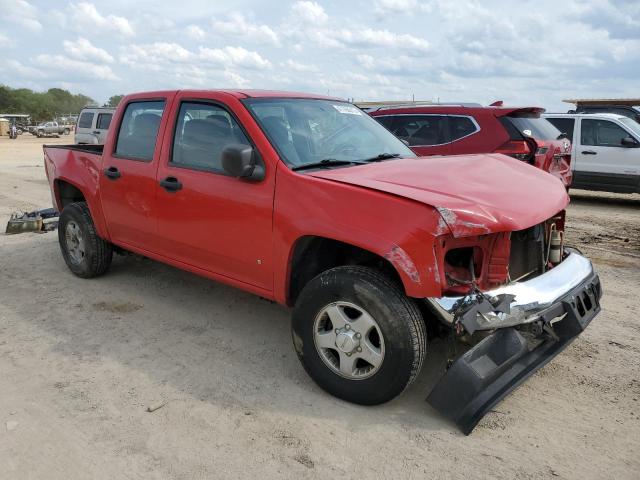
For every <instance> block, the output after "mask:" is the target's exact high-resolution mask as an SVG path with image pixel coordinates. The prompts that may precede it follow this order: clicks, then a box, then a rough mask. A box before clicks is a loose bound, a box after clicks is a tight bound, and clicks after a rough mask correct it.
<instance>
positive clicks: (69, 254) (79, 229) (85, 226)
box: [58, 202, 113, 278]
mask: <svg viewBox="0 0 640 480" xmlns="http://www.w3.org/2000/svg"><path fill="white" fill-rule="evenodd" d="M58 241H59V243H60V250H61V251H62V257H63V258H64V261H65V262H66V264H67V266H68V267H69V270H71V271H72V272H73V273H74V274H75V275H77V276H78V277H81V278H92V277H97V276H98V275H102V274H103V273H104V272H106V271H107V269H108V268H109V265H111V259H112V258H113V247H112V245H111V244H110V243H109V242H107V241H105V240H103V239H102V238H100V237H99V236H98V234H97V233H96V228H95V225H94V224H93V219H92V218H91V212H90V211H89V207H88V206H87V204H86V203H85V202H77V203H71V204H69V205H67V206H66V207H64V210H62V213H61V214H60V222H59V224H58Z"/></svg>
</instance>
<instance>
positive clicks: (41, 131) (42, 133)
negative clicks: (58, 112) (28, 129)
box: [38, 130, 44, 138]
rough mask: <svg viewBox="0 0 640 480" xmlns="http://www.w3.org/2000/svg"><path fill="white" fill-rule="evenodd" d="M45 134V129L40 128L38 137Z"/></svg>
mask: <svg viewBox="0 0 640 480" xmlns="http://www.w3.org/2000/svg"><path fill="white" fill-rule="evenodd" d="M43 136H44V130H38V138H42V137H43Z"/></svg>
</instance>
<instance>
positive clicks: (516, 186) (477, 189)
mask: <svg viewBox="0 0 640 480" xmlns="http://www.w3.org/2000/svg"><path fill="white" fill-rule="evenodd" d="M309 175H312V176H314V177H316V178H323V179H327V180H332V181H335V182H342V183H346V184H351V185H357V186H360V187H365V188H370V189H373V190H378V191H381V192H386V193H390V194H392V195H397V196H400V197H404V198H408V199H411V200H414V201H417V202H420V203H423V204H425V205H430V206H432V207H434V208H436V209H437V210H438V211H439V212H440V215H441V216H442V221H443V222H444V223H445V225H446V226H447V227H449V230H450V231H451V233H452V234H453V235H454V236H455V237H465V236H471V235H482V234H487V233H495V232H508V231H515V230H523V229H525V228H529V227H531V226H533V225H536V224H538V223H540V222H542V221H544V220H546V219H548V218H549V217H551V216H553V215H555V214H556V213H558V212H560V211H561V210H563V209H564V208H565V207H566V206H567V204H568V203H569V196H568V195H567V192H566V190H565V188H564V186H563V185H562V183H561V182H560V181H559V180H558V179H557V178H555V177H553V176H552V175H549V174H548V173H546V172H543V171H542V170H539V169H537V168H535V167H532V166H531V165H528V164H525V163H523V162H521V161H519V160H516V159H513V158H511V157H507V156H505V155H500V154H483V155H455V156H447V157H435V156H429V157H418V158H403V159H396V160H388V161H383V162H376V163H370V164H367V165H358V166H354V167H348V168H338V169H333V170H318V171H314V172H310V173H309Z"/></svg>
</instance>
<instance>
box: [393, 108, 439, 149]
mask: <svg viewBox="0 0 640 480" xmlns="http://www.w3.org/2000/svg"><path fill="white" fill-rule="evenodd" d="M446 121H447V118H446V117H445V116H444V115H399V116H397V117H396V118H395V122H394V123H393V130H392V133H393V134H394V135H395V136H396V137H398V138H400V139H401V140H405V141H406V142H408V143H409V146H411V147H414V146H415V147H418V146H432V145H442V144H444V143H447V141H448V139H447V135H446Z"/></svg>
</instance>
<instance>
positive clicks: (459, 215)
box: [44, 90, 601, 432]
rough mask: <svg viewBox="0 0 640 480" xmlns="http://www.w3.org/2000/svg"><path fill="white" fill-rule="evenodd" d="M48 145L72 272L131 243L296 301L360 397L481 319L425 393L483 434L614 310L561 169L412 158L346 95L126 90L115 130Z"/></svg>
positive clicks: (330, 365) (387, 395)
mask: <svg viewBox="0 0 640 480" xmlns="http://www.w3.org/2000/svg"><path fill="white" fill-rule="evenodd" d="M44 156H45V167H46V172H47V178H48V179H49V184H50V186H51V191H52V194H53V201H54V204H55V206H56V208H57V209H58V211H60V212H61V214H60V222H59V227H58V235H59V236H58V238H59V242H60V248H61V252H62V256H63V258H64V260H65V262H66V263H67V266H68V267H69V269H70V270H71V271H72V272H73V273H74V274H75V275H77V276H79V277H81V278H91V277H95V276H98V275H101V274H103V273H105V272H106V271H107V269H108V268H109V265H110V263H111V260H112V256H113V253H114V252H118V251H121V250H128V251H131V252H136V253H138V254H141V255H144V256H147V257H150V258H153V259H156V260H158V261H161V262H165V263H167V264H170V265H173V266H175V267H178V268H181V269H184V270H188V271H190V272H193V273H196V274H198V275H203V276H205V277H209V278H211V279H213V280H217V281H219V282H222V283H226V284H229V285H233V286H235V287H238V288H241V289H243V290H246V291H249V292H252V293H254V294H256V295H259V296H261V297H264V298H267V299H270V300H274V301H276V302H278V303H281V304H283V305H287V306H290V307H292V308H293V316H292V337H293V345H294V348H295V350H296V352H297V353H298V355H299V358H300V360H301V362H302V364H303V366H304V368H305V369H306V371H307V372H308V373H309V374H310V376H311V377H312V378H313V379H314V380H315V381H316V382H317V383H318V384H319V385H320V386H321V387H322V388H324V389H325V390H327V391H328V392H330V393H332V394H333V395H336V396H338V397H340V398H343V399H345V400H349V401H352V402H356V403H361V404H368V405H369V404H376V403H382V402H385V401H387V400H391V399H392V398H394V397H395V396H396V395H398V394H400V393H401V392H402V391H403V390H404V389H405V387H407V385H409V384H410V383H411V382H412V381H413V380H414V379H415V378H416V375H417V374H418V371H419V370H420V367H421V366H422V364H423V362H424V361H430V358H425V355H427V353H426V352H427V336H428V335H433V336H438V335H441V334H445V335H451V336H461V335H463V334H468V335H469V336H471V337H472V338H473V339H478V340H481V339H482V341H479V343H478V344H477V345H475V346H474V347H473V348H471V349H470V350H468V351H467V352H466V353H465V354H464V355H462V356H461V357H460V358H458V359H456V360H455V362H453V365H452V366H451V368H450V369H449V370H448V371H447V373H446V374H445V375H444V376H443V377H442V379H441V381H440V383H439V384H438V385H437V386H436V387H435V388H434V389H433V390H432V391H431V393H430V396H429V401H430V402H431V404H432V405H433V406H434V407H435V408H437V409H438V410H440V411H441V412H443V413H444V414H445V415H447V416H449V417H450V418H453V419H454V420H455V421H456V422H457V423H458V425H460V427H461V428H462V429H463V430H464V431H465V432H469V431H471V429H472V428H473V427H474V425H475V424H476V423H477V422H478V420H479V419H480V418H482V416H483V415H484V414H485V413H486V412H487V411H488V410H489V409H490V408H492V407H493V406H494V405H495V404H496V403H497V402H498V401H499V400H500V399H501V398H503V397H504V396H505V395H507V394H508V393H509V392H510V391H511V390H513V389H514V388H515V387H516V386H517V385H519V384H520V383H522V381H523V380H524V379H525V378H527V377H528V376H529V375H531V374H532V373H533V372H534V371H536V370H537V369H538V368H539V367H540V366H542V365H544V364H545V363H546V362H548V361H549V360H550V359H551V358H552V357H553V356H555V355H556V354H557V353H559V352H560V351H561V350H562V349H563V348H564V347H565V346H566V345H568V343H569V342H570V341H571V340H572V339H573V338H575V337H576V336H577V335H579V334H580V332H582V330H583V329H584V328H586V326H587V325H588V324H589V322H590V321H591V320H592V319H593V318H594V317H595V316H596V315H597V314H598V312H599V310H600V306H599V299H600V294H601V291H600V282H599V279H598V276H597V273H596V272H595V270H594V269H593V267H592V265H591V262H590V261H589V260H588V259H587V258H586V257H585V256H583V255H581V254H580V253H579V252H577V251H575V250H571V249H569V248H566V249H563V245H562V244H561V243H560V241H559V240H560V238H561V237H560V231H562V229H563V221H562V212H563V210H564V208H565V207H566V205H567V203H568V201H569V198H568V196H567V193H566V191H565V190H564V188H563V187H562V185H561V184H560V183H558V182H557V181H556V180H555V179H554V178H552V177H551V176H549V175H547V174H546V173H544V172H542V171H540V170H538V169H535V168H531V167H529V166H528V165H525V164H523V163H521V162H516V161H512V159H510V158H507V157H505V156H504V155H494V154H487V155H466V156H464V155H461V156H457V157H439V158H434V157H432V158H429V159H426V160H424V159H420V158H417V157H416V155H415V153H413V152H412V151H411V150H410V149H409V148H408V147H407V146H406V145H405V144H404V143H402V142H401V141H400V140H399V139H398V138H397V137H395V136H393V135H392V134H391V133H390V132H389V131H388V130H386V129H385V128H384V127H382V126H381V125H380V124H379V123H378V122H376V121H374V120H373V119H372V118H371V117H369V116H368V115H366V114H365V113H364V112H362V110H360V109H358V108H357V107H355V106H354V105H351V104H350V103H347V102H345V101H342V100H339V99H335V98H328V97H321V96H314V95H308V94H298V93H286V92H268V91H251V90H241V91H226V90H204V91H195V90H181V91H162V92H150V93H142V94H136V95H129V96H127V97H125V98H124V99H123V100H122V101H121V102H120V104H119V106H118V108H117V110H116V112H115V114H114V116H113V120H112V123H111V126H110V128H109V132H108V136H107V140H106V143H105V144H104V146H103V145H50V146H45V148H44ZM541 191H542V192H545V193H544V195H540V192H541ZM116 281H117V280H116ZM101 285H102V286H103V288H105V289H108V283H104V284H101ZM78 288H79V284H78ZM108 293H109V292H108V290H105V295H108ZM159 293H160V292H159ZM177 300H178V299H176V301H177ZM176 313H177V314H179V308H178V307H176ZM221 321H224V319H221ZM239 328H240V329H245V330H246V325H245V326H244V327H243V326H240V327H239ZM530 340H531V342H532V343H531V345H529V343H528V342H529V341H530Z"/></svg>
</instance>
